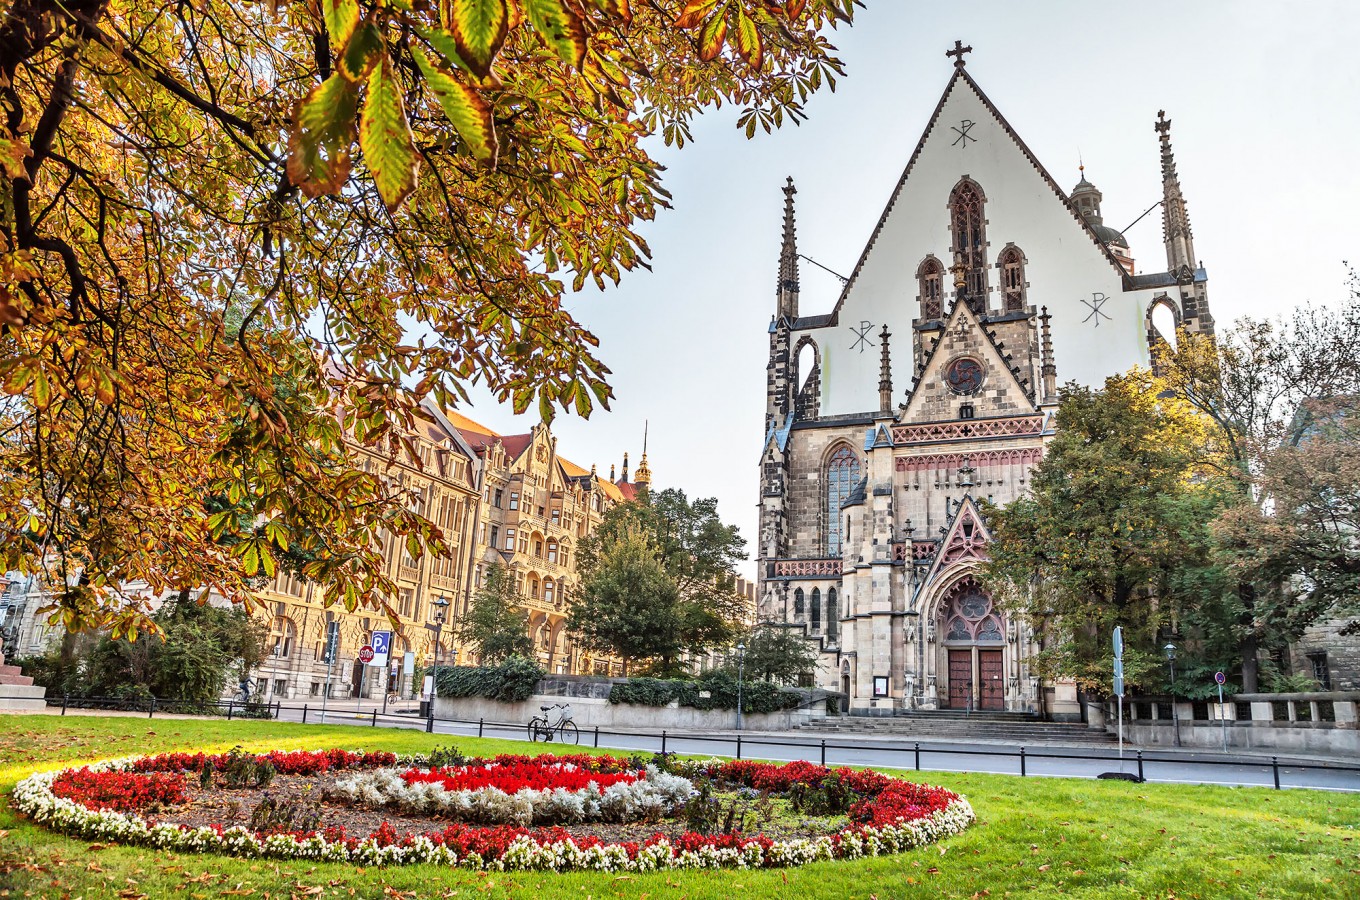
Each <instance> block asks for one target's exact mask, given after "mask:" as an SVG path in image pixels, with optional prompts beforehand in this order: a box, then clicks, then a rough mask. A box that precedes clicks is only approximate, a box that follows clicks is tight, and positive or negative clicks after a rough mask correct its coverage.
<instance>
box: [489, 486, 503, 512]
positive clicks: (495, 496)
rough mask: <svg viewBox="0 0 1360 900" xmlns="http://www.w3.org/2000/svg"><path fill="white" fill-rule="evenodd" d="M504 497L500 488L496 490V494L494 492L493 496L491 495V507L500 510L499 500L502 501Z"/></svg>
mask: <svg viewBox="0 0 1360 900" xmlns="http://www.w3.org/2000/svg"><path fill="white" fill-rule="evenodd" d="M504 497H505V491H503V490H501V489H500V488H496V492H495V493H494V494H492V495H491V505H492V506H494V507H496V509H500V508H501V500H502V499H503V498H504Z"/></svg>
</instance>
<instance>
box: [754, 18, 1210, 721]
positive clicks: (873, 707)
mask: <svg viewBox="0 0 1360 900" xmlns="http://www.w3.org/2000/svg"><path fill="white" fill-rule="evenodd" d="M968 49H969V48H964V47H962V46H961V45H956V47H955V50H953V51H951V52H950V54H949V55H951V56H954V57H955V63H954V71H953V73H952V77H951V78H950V80H949V83H948V85H947V86H946V88H945V91H944V94H943V96H942V97H941V98H940V102H939V104H938V105H937V106H936V108H935V111H934V114H933V115H932V116H931V118H930V121H929V122H928V123H927V125H926V128H925V132H924V134H923V135H922V137H921V139H920V142H919V143H918V144H917V146H916V148H915V150H914V152H913V153H912V155H911V157H910V160H909V161H908V163H907V166H906V169H905V171H904V172H903V174H902V177H901V179H900V180H899V181H898V183H897V186H896V188H895V189H894V191H893V194H892V196H891V197H890V198H889V200H888V204H887V208H886V209H885V211H884V212H883V214H882V216H881V217H880V218H879V220H878V222H877V224H876V225H875V227H874V229H873V232H872V234H871V236H870V239H869V242H868V245H867V246H866V247H865V249H864V251H863V253H862V255H861V256H860V259H859V261H858V263H857V264H856V266H855V268H854V271H853V273H852V275H851V277H850V278H849V279H848V280H847V283H846V284H845V286H844V288H843V289H842V291H841V294H840V296H839V297H838V298H837V299H836V301H835V304H834V307H833V308H832V309H831V311H830V312H829V313H821V314H811V315H809V314H806V313H805V312H803V311H802V310H801V309H800V294H799V279H798V252H797V246H796V230H795V220H794V196H795V193H796V191H795V188H794V186H793V182H792V179H790V180H789V182H788V184H787V185H786V186H785V188H784V196H785V200H784V226H783V245H782V248H781V252H780V259H779V275H778V282H777V288H776V304H775V313H774V316H773V317H772V319H771V322H770V327H769V364H768V368H767V379H766V415H765V442H764V446H763V449H762V456H761V462H760V493H761V498H760V535H759V566H760V568H759V589H758V597H759V610H758V614H759V617H760V619H761V620H762V621H767V622H776V623H782V624H784V625H785V626H787V627H790V628H796V629H800V630H801V631H802V632H803V634H805V635H806V637H807V639H808V640H810V641H814V642H815V643H816V644H817V646H818V648H819V650H820V659H821V665H820V667H819V671H818V674H817V679H818V682H819V684H820V686H822V687H826V688H828V689H831V690H837V691H841V692H843V693H844V694H845V695H846V697H847V703H848V706H849V708H850V711H851V712H853V713H859V714H867V715H874V714H890V713H891V712H892V711H893V710H896V709H913V708H927V709H934V708H954V709H976V708H980V709H996V710H1001V709H1005V710H1013V711H1035V712H1044V713H1047V714H1050V715H1053V716H1055V717H1059V718H1062V717H1067V716H1075V715H1076V714H1077V713H1078V707H1077V704H1076V693H1075V688H1073V687H1072V686H1071V685H1069V684H1062V683H1059V684H1041V683H1040V679H1039V678H1038V677H1037V676H1036V675H1034V674H1033V673H1031V671H1030V668H1029V659H1030V657H1031V656H1032V655H1033V654H1034V653H1035V652H1037V650H1038V649H1039V648H1038V646H1037V645H1036V643H1035V640H1034V631H1033V629H1032V628H1031V623H1028V622H1025V621H1023V620H1021V619H1020V618H1018V617H1016V616H1014V615H1008V614H1007V613H1006V612H1005V611H1004V610H1002V609H1000V608H999V607H998V605H997V604H996V603H995V602H994V599H993V598H992V596H991V595H990V594H989V593H988V591H987V589H986V588H985V586H984V585H983V584H982V583H981V582H980V580H979V578H978V575H977V569H978V566H979V565H980V564H981V563H982V562H983V561H984V560H985V558H986V552H987V550H986V547H987V543H988V540H989V535H988V533H987V527H986V523H985V521H984V520H983V518H982V516H981V515H980V514H979V506H978V504H979V502H980V501H981V500H983V499H986V500H990V501H992V502H996V503H1006V502H1008V501H1010V500H1012V499H1014V498H1016V497H1018V496H1020V495H1021V494H1023V492H1024V491H1025V490H1026V482H1027V480H1028V478H1029V472H1030V469H1031V468H1032V467H1033V466H1034V465H1035V464H1036V463H1037V462H1038V461H1039V460H1040V459H1042V458H1043V454H1044V447H1045V444H1046V442H1047V441H1048V440H1049V439H1050V438H1051V436H1052V434H1053V424H1052V422H1053V419H1052V417H1053V413H1054V411H1055V409H1056V404H1057V385H1058V383H1059V378H1061V380H1062V381H1064V382H1066V381H1077V382H1080V383H1083V384H1088V385H1099V384H1101V383H1102V382H1103V380H1104V379H1105V377H1106V376H1108V375H1111V374H1115V373H1117V372H1122V371H1125V370H1127V369H1129V368H1131V367H1132V366H1134V365H1143V366H1146V365H1148V364H1149V360H1150V355H1151V354H1150V347H1151V346H1152V344H1153V343H1155V342H1156V341H1158V340H1162V336H1161V333H1160V332H1159V330H1158V328H1157V326H1156V325H1155V324H1154V321H1153V318H1154V312H1155V311H1156V310H1157V309H1158V308H1159V307H1164V308H1165V309H1167V310H1169V312H1170V314H1171V316H1170V318H1172V319H1174V321H1175V323H1176V324H1177V325H1179V326H1184V327H1186V328H1187V329H1189V330H1190V331H1192V332H1211V331H1212V329H1213V319H1212V318H1211V316H1210V314H1209V308H1208V301H1207V276H1206V274H1205V272H1204V270H1203V269H1202V268H1201V267H1200V266H1199V264H1198V261H1197V260H1196V257H1195V253H1194V246H1193V242H1192V236H1191V231H1190V223H1189V218H1188V214H1187V211H1186V204H1185V200H1184V198H1183V196H1182V194H1181V187H1180V181H1179V177H1178V175H1177V172H1176V165H1175V159H1174V156H1173V154H1172V149H1171V137H1170V121H1169V120H1167V119H1166V118H1165V116H1164V115H1162V114H1161V113H1159V114H1158V121H1157V124H1156V133H1157V135H1158V137H1159V141H1160V146H1161V170H1162V181H1163V199H1162V207H1163V226H1164V227H1163V233H1164V244H1165V251H1166V258H1167V268H1166V271H1165V272H1155V273H1151V274H1134V272H1135V265H1134V260H1133V258H1132V255H1131V253H1130V250H1129V246H1128V242H1127V241H1126V240H1125V239H1124V236H1123V235H1122V234H1120V233H1119V232H1118V231H1116V230H1114V229H1112V228H1110V227H1108V226H1106V225H1104V223H1103V219H1102V217H1101V212H1100V202H1101V199H1102V197H1101V194H1100V192H1099V190H1097V189H1096V188H1095V186H1094V185H1092V184H1091V183H1090V182H1088V181H1086V179H1085V174H1084V171H1083V173H1082V178H1081V181H1080V182H1079V183H1078V184H1077V185H1076V187H1075V188H1074V189H1073V191H1072V192H1071V193H1070V194H1068V193H1067V192H1065V191H1063V190H1062V189H1061V188H1060V187H1059V185H1058V184H1057V183H1056V182H1055V181H1054V179H1053V178H1052V177H1051V176H1050V175H1049V173H1048V171H1047V170H1046V169H1045V168H1044V167H1043V165H1042V164H1041V163H1040V162H1039V161H1038V160H1037V159H1036V158H1035V157H1034V156H1033V154H1032V153H1031V152H1030V151H1029V149H1028V148H1027V147H1026V145H1025V144H1024V142H1023V141H1022V140H1021V139H1020V137H1019V135H1018V134H1017V133H1016V132H1015V130H1014V129H1013V128H1012V127H1011V125H1010V124H1009V123H1008V122H1007V121H1006V120H1005V118H1004V117H1003V116H1002V115H1001V113H1000V112H999V111H998V110H997V108H996V107H995V106H994V105H993V104H992V102H991V101H990V100H989V99H988V98H987V96H986V95H985V94H984V93H983V91H982V89H981V88H980V87H979V86H978V84H977V82H976V81H974V79H973V78H972V77H971V75H970V74H969V73H968V71H967V69H966V67H965V63H964V56H963V54H964V53H966V52H968ZM1158 315H1159V316H1160V315H1161V314H1158ZM894 385H896V386H897V388H896V389H895V388H894Z"/></svg>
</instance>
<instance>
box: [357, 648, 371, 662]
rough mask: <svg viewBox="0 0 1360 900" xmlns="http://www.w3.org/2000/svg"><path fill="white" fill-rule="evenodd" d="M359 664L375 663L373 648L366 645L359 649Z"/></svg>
mask: <svg viewBox="0 0 1360 900" xmlns="http://www.w3.org/2000/svg"><path fill="white" fill-rule="evenodd" d="M359 662H361V663H371V662H373V648H372V647H370V646H368V645H367V644H364V645H363V646H362V647H360V648H359Z"/></svg>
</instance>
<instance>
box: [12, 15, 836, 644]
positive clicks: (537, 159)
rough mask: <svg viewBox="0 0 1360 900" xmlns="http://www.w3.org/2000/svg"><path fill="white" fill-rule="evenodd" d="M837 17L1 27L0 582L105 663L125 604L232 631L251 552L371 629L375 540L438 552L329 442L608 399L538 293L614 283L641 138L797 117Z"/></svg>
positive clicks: (638, 242) (382, 489)
mask: <svg viewBox="0 0 1360 900" xmlns="http://www.w3.org/2000/svg"><path fill="white" fill-rule="evenodd" d="M853 5H854V0H785V2H773V0H437V2H432V0H296V2H287V0H269V2H246V0H193V2H188V0H169V2H163V3H152V2H145V0H140V2H139V0H64V2H62V3H56V2H51V0H10V2H8V3H7V4H6V14H5V17H4V19H3V21H0V177H2V178H3V184H4V187H3V201H2V202H0V385H3V388H4V396H6V397H7V398H8V400H7V401H6V402H5V403H4V404H3V406H0V434H3V440H2V441H0V454H2V455H3V458H2V460H0V466H2V467H3V478H0V529H3V534H4V541H3V550H2V551H0V555H2V556H3V558H2V559H0V565H3V566H4V568H5V569H10V570H19V571H24V572H32V571H39V570H45V571H46V572H47V573H48V577H49V580H50V581H51V583H52V584H53V585H54V586H55V588H56V597H55V604H56V607H55V611H54V617H53V618H54V621H58V622H61V623H62V624H64V625H66V626H68V627H71V628H78V627H82V626H107V627H110V628H111V629H112V631H113V633H114V634H115V635H121V634H129V633H133V632H135V630H136V629H138V628H146V627H149V626H151V623H150V621H149V619H148V618H147V616H146V610H145V607H144V606H143V605H142V602H141V601H139V600H138V599H137V597H138V596H140V595H141V594H142V593H155V594H160V593H162V592H164V591H166V590H182V589H184V588H190V587H192V588H194V589H200V588H201V589H211V590H214V591H217V592H219V593H220V594H222V595H224V596H226V597H228V598H230V599H231V600H233V601H243V602H249V597H250V588H251V582H252V581H256V582H258V579H260V578H261V577H264V576H270V575H273V574H274V572H275V570H276V568H277V566H278V565H279V559H280V555H281V554H284V553H289V554H292V556H293V558H295V559H298V560H300V561H301V563H300V567H301V571H302V573H303V574H304V575H305V576H306V577H307V578H309V579H312V580H315V581H318V582H321V583H324V584H326V585H327V597H328V598H329V599H331V600H337V599H338V600H340V601H342V602H343V603H344V604H345V605H346V606H347V607H350V608H353V607H356V606H358V605H360V604H366V605H371V606H385V601H384V598H385V597H387V596H390V595H391V593H392V585H391V584H390V583H389V581H388V579H387V577H386V576H385V575H384V568H383V565H382V555H381V553H380V541H381V540H382V539H383V538H384V537H385V536H387V535H394V536H396V537H397V538H398V539H399V540H401V541H404V542H405V543H406V545H407V547H408V549H409V551H410V552H411V553H412V554H413V555H419V554H420V553H423V552H432V553H443V552H446V547H445V544H444V539H443V535H442V534H441V533H440V531H439V529H438V528H436V527H435V526H434V525H433V524H431V523H430V522H429V521H427V520H426V519H425V518H423V517H422V516H421V515H419V514H418V512H416V511H413V508H414V506H415V505H414V504H413V503H412V502H411V498H410V497H408V496H407V495H405V494H404V493H403V492H402V491H401V490H400V489H399V488H398V487H397V486H396V485H394V484H391V483H389V479H388V478H387V477H386V474H385V473H384V472H383V471H382V470H381V467H380V469H379V471H377V472H370V471H365V470H364V469H363V468H361V467H359V466H357V465H356V464H355V463H354V462H353V460H352V454H351V447H352V445H358V446H362V447H365V448H368V449H369V450H372V451H374V452H377V453H379V454H381V455H386V456H388V457H389V458H396V457H397V456H398V455H403V454H404V455H406V456H407V457H408V458H411V459H414V452H413V448H412V447H411V446H410V445H409V443H408V442H407V441H406V439H405V438H403V436H402V435H403V434H404V433H405V432H406V429H407V427H408V426H410V425H411V424H412V421H413V419H414V418H415V417H416V416H419V415H421V410H422V403H423V402H425V401H427V400H433V401H436V402H439V403H442V404H452V403H455V402H456V401H457V400H458V399H460V398H461V397H463V396H464V390H465V387H466V386H467V385H468V384H471V383H478V382H480V383H483V384H485V385H486V386H487V387H488V388H490V390H491V391H493V392H494V393H495V394H496V395H497V396H498V397H500V398H502V399H505V400H509V401H512V402H513V404H514V407H515V409H516V410H518V411H523V410H525V409H527V408H529V407H530V406H531V405H536V406H537V408H538V409H539V410H540V412H541V414H542V415H543V417H544V418H545V419H546V418H551V416H552V415H553V414H554V412H556V411H561V410H566V411H571V412H575V413H577V414H580V415H589V414H590V412H591V410H592V409H594V408H595V407H596V406H597V405H603V406H607V405H608V403H609V400H610V396H611V391H610V388H609V386H608V383H607V380H606V379H607V376H608V374H609V370H608V368H607V367H606V366H605V365H604V363H603V362H602V361H601V360H600V359H599V358H598V356H597V355H596V351H595V348H596V344H597V342H596V340H595V338H594V337H593V336H592V335H591V334H590V333H589V332H588V331H586V330H585V329H584V328H583V327H582V326H581V325H580V324H579V323H578V322H576V321H575V320H574V319H573V318H572V316H571V315H569V314H568V313H567V312H566V311H565V310H563V309H562V306H561V299H562V295H563V292H564V291H565V290H566V289H567V288H568V286H571V287H572V288H579V287H581V286H582V285H584V284H585V283H586V282H588V281H589V282H593V283H595V284H597V285H600V286H603V285H604V284H605V282H607V281H608V282H616V281H617V280H618V279H619V277H620V275H621V273H622V272H623V271H625V270H628V269H632V268H633V267H635V266H638V265H645V264H646V260H647V256H648V249H647V245H646V244H645V242H644V241H643V240H642V238H641V237H640V236H639V235H638V233H637V230H636V226H637V223H638V222H639V220H646V219H650V218H651V217H652V216H653V215H654V214H655V213H656V212H657V210H658V209H659V208H661V207H664V206H665V205H666V203H667V197H668V195H667V193H666V191H665V190H664V189H663V187H662V186H661V180H660V175H661V167H660V166H659V165H658V164H657V163H656V162H655V161H654V160H653V159H652V158H651V156H650V155H649V153H648V150H647V146H646V144H645V143H644V139H646V138H647V137H648V136H650V135H659V136H660V137H661V138H663V139H664V140H665V141H667V142H668V143H672V144H682V143H684V141H685V140H687V139H688V137H689V127H690V124H691V122H692V120H693V118H694V116H695V115H696V114H697V113H699V112H700V111H701V110H703V109H704V108H706V107H714V106H719V105H722V104H723V103H730V104H734V105H736V106H738V107H740V108H742V109H743V112H742V113H741V116H740V119H739V124H740V126H741V127H743V128H744V129H745V130H746V131H747V133H748V134H754V133H755V132H756V131H757V130H758V129H762V128H763V129H764V130H766V131H768V130H770V129H771V128H773V127H776V126H778V125H780V124H782V123H783V122H785V121H786V120H795V121H796V120H797V119H799V118H801V117H802V116H803V104H804V102H805V100H806V99H807V97H808V96H809V95H810V94H811V93H812V92H813V91H815V90H817V89H818V88H820V87H822V86H824V85H825V86H829V87H833V88H834V85H835V78H836V77H838V76H839V74H840V73H841V65H840V63H839V61H838V60H837V59H836V58H835V57H834V56H833V55H832V54H833V53H834V48H833V47H832V46H831V45H830V44H829V43H828V41H827V39H826V32H827V31H828V30H829V29H830V28H832V27H834V26H835V25H836V24H837V23H838V22H841V21H849V19H850V15H851V12H852V7H853ZM134 589H135V590H134ZM389 614H390V610H389ZM151 627H154V626H151Z"/></svg>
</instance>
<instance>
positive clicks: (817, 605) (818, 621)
mask: <svg viewBox="0 0 1360 900" xmlns="http://www.w3.org/2000/svg"><path fill="white" fill-rule="evenodd" d="M808 613H809V614H810V618H811V619H812V630H813V631H821V630H822V589H821V588H813V589H812V603H811V605H810V606H809V607H808Z"/></svg>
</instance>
